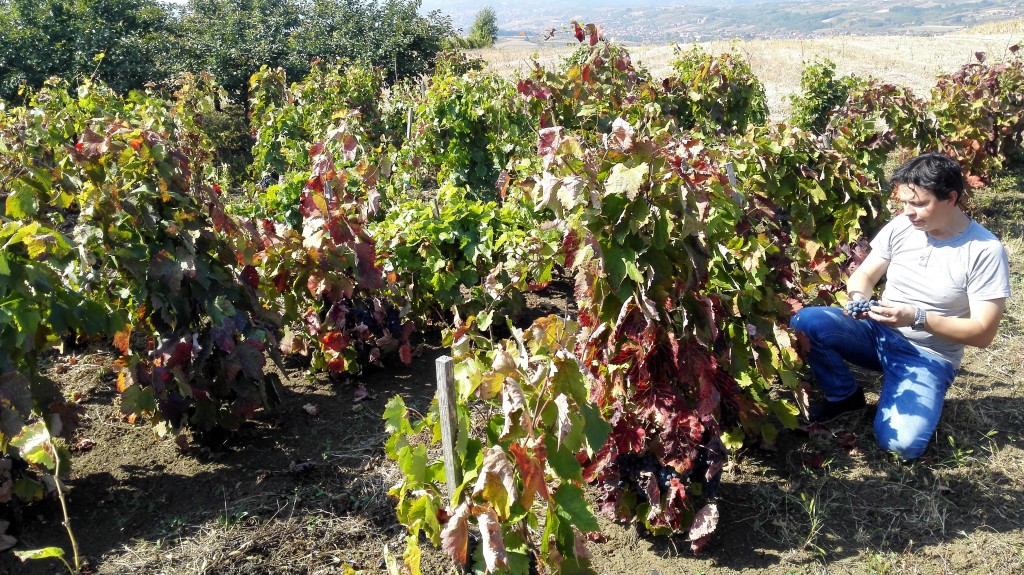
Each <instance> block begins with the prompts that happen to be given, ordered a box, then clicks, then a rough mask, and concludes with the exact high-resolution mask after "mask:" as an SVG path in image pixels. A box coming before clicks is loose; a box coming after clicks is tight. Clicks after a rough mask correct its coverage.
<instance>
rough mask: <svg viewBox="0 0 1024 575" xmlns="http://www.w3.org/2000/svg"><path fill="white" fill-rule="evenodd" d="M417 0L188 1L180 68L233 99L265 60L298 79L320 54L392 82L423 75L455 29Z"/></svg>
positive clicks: (238, 97) (242, 95) (241, 96)
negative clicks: (360, 64) (209, 76)
mask: <svg viewBox="0 0 1024 575" xmlns="http://www.w3.org/2000/svg"><path fill="white" fill-rule="evenodd" d="M418 8H419V1H418V0H383V1H378V0H347V1H345V2H332V1H328V0H308V1H306V0H192V1H191V2H189V4H188V6H187V7H186V8H185V10H184V11H183V13H182V17H181V38H180V42H181V47H182V55H183V56H184V67H185V69H187V70H189V71H192V72H199V71H208V72H211V73H213V74H214V75H215V76H216V77H217V79H218V81H219V82H220V83H221V85H223V86H224V87H225V88H226V89H227V90H228V91H229V92H230V93H231V94H232V97H233V98H234V99H236V100H237V101H244V99H245V96H246V93H247V90H248V80H249V77H250V76H251V75H252V74H253V73H255V72H256V71H257V70H259V69H260V67H261V66H263V65H266V66H268V67H270V68H283V69H284V70H285V71H286V72H287V75H288V77H290V78H302V77H304V76H305V75H306V73H308V72H309V71H310V66H311V63H312V62H313V61H315V60H317V59H320V60H326V61H336V60H340V59H349V60H359V61H364V62H367V63H369V64H370V65H372V66H375V67H380V68H383V69H384V70H387V72H388V73H387V77H388V78H389V79H391V80H396V79H398V78H403V77H407V76H411V75H414V74H418V73H421V72H425V71H427V70H428V69H429V67H430V65H431V60H432V58H433V57H434V55H435V54H436V53H437V52H438V51H440V50H441V48H442V46H443V44H444V42H445V41H446V39H447V38H449V37H451V36H452V35H453V34H454V32H453V31H452V28H451V23H450V21H449V20H448V19H447V18H446V17H444V16H442V15H441V14H440V13H439V12H432V13H430V14H428V15H427V16H421V15H419V14H418V13H417V9H418Z"/></svg>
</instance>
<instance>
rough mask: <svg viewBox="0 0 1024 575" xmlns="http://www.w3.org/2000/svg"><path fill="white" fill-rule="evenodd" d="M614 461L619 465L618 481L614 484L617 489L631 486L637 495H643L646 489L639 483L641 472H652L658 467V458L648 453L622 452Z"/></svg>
mask: <svg viewBox="0 0 1024 575" xmlns="http://www.w3.org/2000/svg"><path fill="white" fill-rule="evenodd" d="M616 463H617V464H618V467H619V481H618V483H616V484H615V486H616V487H617V488H619V490H625V489H626V488H627V487H631V488H632V489H633V491H634V492H636V494H637V495H639V496H641V497H642V496H643V495H644V494H645V493H647V490H646V489H644V488H643V485H642V483H641V475H640V474H641V473H643V472H645V471H646V472H649V473H654V472H655V471H657V470H658V468H659V467H660V466H659V465H658V459H657V458H656V457H654V455H652V454H650V453H645V454H642V455H641V454H639V453H623V454H622V455H620V456H619V457H618V459H617V460H616Z"/></svg>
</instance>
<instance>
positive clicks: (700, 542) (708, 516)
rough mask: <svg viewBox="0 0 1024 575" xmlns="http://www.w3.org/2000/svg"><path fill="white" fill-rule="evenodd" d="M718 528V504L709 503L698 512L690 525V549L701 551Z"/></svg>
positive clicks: (696, 551) (695, 551)
mask: <svg viewBox="0 0 1024 575" xmlns="http://www.w3.org/2000/svg"><path fill="white" fill-rule="evenodd" d="M717 528H718V505H717V504H715V503H708V504H707V505H705V506H704V507H702V508H701V509H700V511H698V512H697V515H696V517H694V518H693V524H692V525H691V526H690V533H689V535H690V549H691V550H692V551H693V552H694V553H700V552H702V551H704V549H705V548H706V547H707V546H708V543H710V542H711V536H712V534H714V532H715V529H717Z"/></svg>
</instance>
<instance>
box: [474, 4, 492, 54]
mask: <svg viewBox="0 0 1024 575" xmlns="http://www.w3.org/2000/svg"><path fill="white" fill-rule="evenodd" d="M497 39H498V15H497V14H495V13H494V9H493V8H491V7H490V6H484V8H483V10H481V11H480V12H478V13H477V15H476V19H475V20H473V25H472V26H471V27H470V28H469V38H468V40H469V47H470V48H487V47H489V46H493V45H494V41H495V40H497Z"/></svg>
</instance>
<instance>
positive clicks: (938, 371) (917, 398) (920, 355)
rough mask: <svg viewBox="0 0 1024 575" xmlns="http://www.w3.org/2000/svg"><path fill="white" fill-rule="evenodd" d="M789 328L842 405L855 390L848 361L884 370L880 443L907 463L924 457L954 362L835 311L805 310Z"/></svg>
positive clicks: (953, 372)
mask: <svg viewBox="0 0 1024 575" xmlns="http://www.w3.org/2000/svg"><path fill="white" fill-rule="evenodd" d="M789 325H790V327H792V328H793V329H795V330H796V331H797V333H798V335H801V334H802V335H803V336H804V337H806V338H807V340H808V342H809V344H810V349H805V350H804V360H805V361H806V362H807V364H808V365H809V366H810V368H811V373H812V374H813V375H814V379H815V381H816V382H817V384H818V387H819V388H821V391H822V393H823V394H824V396H825V399H827V400H829V401H839V400H842V399H846V398H847V397H850V396H851V395H853V393H854V392H855V391H857V381H856V380H855V379H854V377H853V373H852V372H851V371H850V368H849V366H847V364H846V362H847V361H848V362H850V363H852V364H855V365H858V366H860V367H864V368H867V369H873V370H876V371H881V372H882V389H881V390H880V392H879V398H878V413H877V414H876V415H875V438H876V439H877V441H878V444H879V445H880V446H881V447H882V448H883V449H887V450H889V451H892V452H894V453H896V454H897V455H898V456H900V457H901V458H903V459H915V458H917V457H919V456H920V455H921V454H922V453H924V450H925V447H927V446H928V440H929V439H930V438H931V435H932V433H933V432H934V431H935V427H936V425H938V423H939V416H940V415H941V414H942V401H943V399H944V398H945V396H946V390H947V389H949V385H950V384H951V383H953V378H954V377H955V376H956V369H955V368H954V367H953V364H951V363H950V362H948V361H946V360H945V359H943V358H941V357H939V356H937V355H934V354H932V353H930V352H927V351H923V350H921V349H920V348H918V347H916V346H914V345H913V344H912V343H910V342H909V341H907V338H905V337H903V336H902V335H901V334H900V332H899V331H897V330H895V329H892V328H890V327H888V326H884V325H882V324H880V323H878V322H876V321H874V320H871V319H853V318H851V317H849V316H847V315H844V314H843V311H842V310H841V309H839V308H835V307H807V308H804V309H802V310H800V311H799V312H798V313H797V314H796V315H795V316H793V319H792V320H790V323H789Z"/></svg>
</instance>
